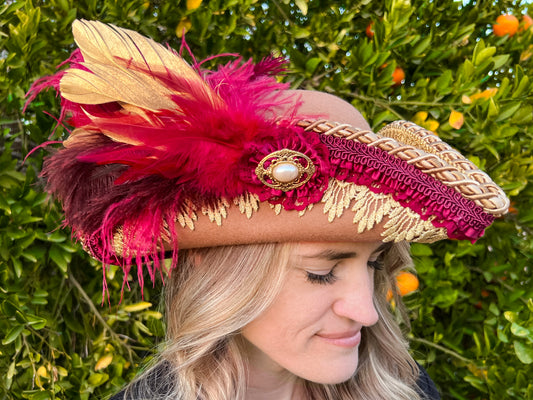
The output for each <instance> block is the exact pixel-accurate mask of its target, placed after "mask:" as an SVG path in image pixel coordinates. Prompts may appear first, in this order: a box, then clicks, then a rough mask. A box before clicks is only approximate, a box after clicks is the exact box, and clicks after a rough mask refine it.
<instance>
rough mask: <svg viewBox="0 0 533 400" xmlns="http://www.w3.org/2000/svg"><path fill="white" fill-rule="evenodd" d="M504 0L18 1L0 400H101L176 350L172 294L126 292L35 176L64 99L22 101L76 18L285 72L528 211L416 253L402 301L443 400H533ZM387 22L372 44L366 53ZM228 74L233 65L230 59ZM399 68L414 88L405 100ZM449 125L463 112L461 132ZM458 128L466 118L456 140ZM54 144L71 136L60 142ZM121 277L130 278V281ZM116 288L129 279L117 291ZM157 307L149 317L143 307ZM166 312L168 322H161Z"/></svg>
mask: <svg viewBox="0 0 533 400" xmlns="http://www.w3.org/2000/svg"><path fill="white" fill-rule="evenodd" d="M526 6H527V5H526V3H523V2H516V1H511V0H504V1H499V2H497V3H494V2H492V1H483V0H481V1H476V2H468V1H463V2H461V1H452V0H442V1H438V2H429V1H424V0H411V1H410V0H385V1H383V2H371V1H369V0H360V1H342V0H341V1H336V2H326V1H318V0H298V1H290V0H277V1H274V0H273V1H257V0H243V1H236V0H212V1H209V2H207V1H204V2H203V3H202V4H201V5H200V6H199V7H198V8H191V9H187V6H186V2H185V1H182V2H179V1H178V2H170V1H168V2H167V1H159V0H152V1H149V0H124V1H115V0H80V1H76V2H74V1H73V0H51V1H46V2H44V1H37V0H33V1H32V0H17V1H4V3H3V5H2V6H0V18H1V24H0V109H1V113H0V115H1V119H0V127H1V129H2V137H1V139H0V147H1V149H2V155H1V156H0V307H1V314H0V340H2V346H1V347H0V370H2V371H4V373H3V374H2V376H1V377H0V382H1V383H0V397H1V398H5V399H36V400H37V399H53V398H57V399H77V398H80V399H87V398H90V397H98V396H99V397H102V396H105V395H106V394H109V393H111V392H113V391H116V390H117V388H118V387H120V386H121V385H123V384H124V383H125V382H127V381H129V380H131V378H132V377H133V376H134V375H135V373H136V371H137V369H138V365H139V363H140V360H141V359H142V358H143V357H145V356H147V355H149V354H151V351H152V349H153V348H154V346H155V345H156V344H157V343H158V341H160V340H161V338H162V337H163V332H164V326H163V323H162V320H161V314H160V313H159V312H158V311H157V304H158V303H159V296H160V294H159V293H160V290H161V287H160V284H159V283H157V284H156V285H155V287H154V288H151V287H150V288H145V290H144V297H142V296H141V294H140V293H139V289H138V288H137V287H136V285H134V284H133V285H132V288H133V289H132V290H131V291H129V290H126V291H125V292H124V299H123V300H122V303H120V298H121V288H122V279H121V278H122V275H121V272H120V271H116V269H113V268H110V269H109V270H108V271H106V272H105V274H106V277H107V282H108V290H109V296H110V299H109V305H107V304H105V303H104V304H103V305H101V301H102V283H101V278H102V273H103V272H102V266H101V265H99V264H98V263H96V262H95V261H93V260H90V259H89V257H88V256H87V255H85V254H84V253H83V251H82V250H81V249H80V247H79V246H78V245H76V244H73V243H71V241H70V240H69V233H68V232H66V231H64V230H61V229H59V228H58V226H60V225H61V215H60V212H59V209H58V207H57V205H55V204H53V203H51V202H49V201H47V200H46V197H45V195H43V194H42V193H41V188H40V182H39V178H38V177H37V174H38V173H37V171H39V169H40V164H41V158H42V153H43V151H42V150H37V151H36V152H34V153H33V154H32V155H31V156H30V157H29V158H28V159H27V160H26V161H25V162H23V159H24V157H25V156H26V155H27V154H28V152H29V151H30V150H31V149H34V148H35V147H36V146H37V145H38V144H40V143H43V142H45V141H46V140H47V138H48V136H49V135H50V133H51V132H52V131H53V130H54V129H55V125H56V123H55V121H54V120H53V119H52V118H50V117H49V116H47V115H46V114H44V111H47V112H50V113H51V114H52V115H58V101H57V99H56V98H55V96H54V94H53V93H51V92H48V93H44V94H41V95H40V96H39V97H38V99H37V100H36V101H35V102H34V103H32V104H31V105H30V106H29V107H28V109H27V110H26V112H25V113H23V112H22V109H23V105H24V101H25V100H24V94H25V92H26V91H27V90H28V88H29V86H30V84H31V82H33V81H34V80H35V79H37V78H39V77H41V76H44V75H48V74H51V73H53V72H54V71H55V66H56V65H58V64H59V63H60V62H62V61H63V60H64V59H66V58H67V56H68V54H69V52H70V51H72V49H73V48H74V45H73V41H72V35H71V33H70V24H71V22H72V21H73V20H74V18H86V19H99V20H102V21H104V22H110V23H114V24H116V25H119V26H123V27H127V28H131V29H134V30H137V31H139V32H141V33H143V34H145V35H148V36H150V37H152V38H153V39H155V40H157V41H159V42H163V43H165V42H167V43H169V44H170V46H172V47H173V48H179V46H180V45H181V40H180V39H179V38H178V34H179V35H181V32H182V31H183V29H185V30H188V32H187V42H188V44H189V46H190V47H191V49H192V50H193V52H194V54H195V56H196V57H197V58H198V59H202V58H205V57H207V56H209V55H211V54H216V53H222V52H238V53H241V54H243V56H244V57H253V58H255V59H259V58H261V57H263V56H265V55H267V54H268V53H270V52H274V53H278V54H282V55H285V56H287V57H288V58H289V59H290V62H291V64H290V71H289V72H288V74H287V78H286V79H287V80H288V81H289V82H291V84H292V85H293V86H294V87H301V88H309V89H316V90H322V91H327V92H331V93H336V94H338V95H340V96H341V97H344V98H345V99H347V100H349V101H351V102H352V103H353V104H354V105H355V106H356V107H357V108H358V109H359V110H361V112H362V113H363V114H364V116H365V117H366V118H367V119H368V120H369V122H370V123H371V125H372V126H373V128H374V129H379V128H380V127H381V126H383V125H384V124H386V123H387V122H390V121H393V120H395V119H399V118H403V119H410V120H414V121H415V122H417V123H419V124H421V125H424V126H426V127H429V128H431V129H434V130H436V132H437V133H438V135H439V136H441V137H442V138H443V139H444V140H446V141H448V142H449V143H451V144H452V145H453V146H455V147H457V148H459V149H461V150H462V151H463V152H465V153H466V154H467V155H468V157H469V158H470V159H471V160H472V161H473V162H474V163H476V164H478V165H479V166H480V167H481V168H482V169H484V170H486V171H487V172H488V173H489V174H490V175H491V176H492V177H493V178H494V179H495V181H496V182H497V183H498V184H500V185H501V186H502V187H503V188H504V189H505V190H506V192H507V193H508V194H509V195H510V196H511V198H512V200H513V208H512V212H511V213H510V214H509V215H507V216H506V217H505V218H501V219H498V220H497V221H496V222H495V224H494V225H493V226H492V227H491V228H490V229H489V230H488V232H487V234H486V236H485V237H484V238H483V239H481V240H479V241H478V242H477V243H476V244H474V245H472V244H470V243H465V242H441V243H438V244H435V245H431V246H428V245H414V246H413V252H414V254H415V260H416V265H417V270H418V273H419V277H420V280H421V287H420V290H419V291H418V292H415V293H414V294H412V295H409V296H407V297H406V298H405V300H406V303H407V305H408V307H409V312H410V315H411V317H412V321H413V322H412V333H411V339H412V349H413V354H414V355H415V357H416V358H417V360H419V361H420V362H421V363H422V364H423V365H425V366H426V367H428V369H429V371H430V374H431V375H432V376H433V377H434V379H435V381H436V382H437V384H438V385H439V387H440V389H441V391H442V393H443V398H444V399H452V398H453V399H498V400H499V399H533V384H532V383H530V382H531V378H530V377H531V376H533V300H532V298H533V282H532V279H531V266H530V262H531V258H532V255H533V242H532V240H531V238H530V236H529V234H530V233H531V229H532V228H533V207H532V204H531V203H532V201H533V200H532V199H533V185H532V180H533V166H532V164H533V163H532V160H533V159H532V146H531V143H532V136H533V133H532V131H531V123H532V120H533V101H532V95H531V93H532V89H533V73H532V69H531V62H532V61H531V59H532V54H533V45H531V43H532V39H533V32H532V30H526V31H524V30H522V31H520V32H518V33H517V34H516V35H514V36H513V37H507V36H505V37H496V36H494V35H493V34H492V27H491V26H492V23H494V21H495V19H496V17H497V16H498V15H500V14H502V13H512V14H514V15H516V16H518V17H520V15H522V14H525V13H526V12H527V10H526ZM369 23H372V29H373V31H374V36H373V37H372V38H369V37H367V34H366V32H365V31H366V28H367V26H368V24H369ZM214 62H219V61H218V60H215V61H214ZM396 67H401V68H402V69H403V70H404V71H405V76H406V77H405V81H404V82H403V83H402V84H400V85H393V82H392V78H391V74H392V72H393V71H394V69H395V68H396ZM452 112H454V114H453V115H454V116H455V117H453V118H450V117H451V116H452ZM458 116H462V117H463V118H464V123H462V124H461V123H459V122H458V120H457V117H458ZM56 135H57V136H60V137H62V136H64V130H63V128H62V127H58V128H57V132H56ZM115 275H116V276H115ZM113 277H114V279H113ZM141 300H142V301H141ZM152 304H153V305H152Z"/></svg>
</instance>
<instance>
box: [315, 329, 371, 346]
mask: <svg viewBox="0 0 533 400" xmlns="http://www.w3.org/2000/svg"><path fill="white" fill-rule="evenodd" d="M316 336H317V337H319V338H320V339H321V340H323V341H325V342H326V343H329V344H332V345H335V346H339V347H346V348H353V347H357V346H358V345H359V343H361V331H360V330H358V331H351V332H340V333H317V334H316Z"/></svg>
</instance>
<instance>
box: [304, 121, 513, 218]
mask: <svg viewBox="0 0 533 400" xmlns="http://www.w3.org/2000/svg"><path fill="white" fill-rule="evenodd" d="M298 125H299V126H301V127H302V128H304V129H305V130H306V131H314V132H317V133H320V134H322V135H331V136H334V137H339V138H343V139H347V140H353V141H358V142H360V143H363V144H366V145H368V146H371V147H378V148H380V149H381V150H384V151H386V152H387V153H389V154H391V155H393V156H395V157H397V158H399V159H401V160H403V161H404V162H406V163H407V164H412V165H414V166H415V167H416V168H417V169H419V170H420V171H422V172H424V173H425V174H428V175H431V176H433V177H434V178H435V179H437V180H438V181H440V182H441V183H443V184H444V185H446V186H448V187H451V188H453V189H454V190H455V191H457V192H458V193H460V194H461V196H463V197H464V198H466V199H469V200H472V201H473V202H474V203H476V204H477V205H478V206H480V207H482V208H483V210H484V211H485V212H487V213H489V214H492V215H494V216H496V217H498V216H501V215H503V214H505V213H506V212H507V209H508V207H509V199H508V198H507V197H506V196H505V193H504V192H503V191H502V189H501V188H499V187H498V186H497V185H496V184H495V183H494V182H493V181H492V180H491V179H490V177H489V176H488V175H487V174H486V173H484V172H483V171H481V170H479V168H477V167H476V166H475V165H474V164H473V163H472V162H470V161H469V160H468V159H466V158H465V157H464V156H463V155H461V154H460V153H459V152H458V151H456V150H455V149H453V148H452V147H451V146H450V145H448V144H447V143H445V142H443V141H442V140H440V139H439V138H438V136H436V135H434V134H433V133H431V132H430V131H428V130H426V129H424V128H421V127H419V126H418V125H416V124H413V123H411V122H407V121H396V122H393V123H391V124H389V125H387V126H385V127H384V128H383V129H381V130H380V131H379V132H378V133H377V134H376V133H374V132H372V131H368V130H362V129H358V128H355V127H353V126H350V125H348V124H339V123H336V122H331V121H327V120H316V121H311V120H302V121H299V122H298Z"/></svg>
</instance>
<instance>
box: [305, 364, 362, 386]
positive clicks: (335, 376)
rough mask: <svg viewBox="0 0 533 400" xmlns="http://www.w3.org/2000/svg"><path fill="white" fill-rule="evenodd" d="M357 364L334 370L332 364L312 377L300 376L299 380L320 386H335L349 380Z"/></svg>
mask: <svg viewBox="0 0 533 400" xmlns="http://www.w3.org/2000/svg"><path fill="white" fill-rule="evenodd" d="M356 370H357V364H355V365H353V366H349V367H340V368H335V367H334V366H333V364H330V365H329V366H328V367H325V368H324V369H322V371H321V373H320V374H317V375H314V374H313V375H314V376H309V377H305V376H300V377H301V378H303V379H305V380H307V381H310V382H314V383H319V384H322V385H336V384H339V383H343V382H346V381H348V380H350V379H351V378H352V377H353V376H354V375H355V373H356Z"/></svg>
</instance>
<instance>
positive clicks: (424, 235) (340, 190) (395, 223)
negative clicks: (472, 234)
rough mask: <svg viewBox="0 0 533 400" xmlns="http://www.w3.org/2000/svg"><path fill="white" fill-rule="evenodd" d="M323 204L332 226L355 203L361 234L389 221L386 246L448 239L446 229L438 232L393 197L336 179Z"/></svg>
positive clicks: (354, 220)
mask: <svg viewBox="0 0 533 400" xmlns="http://www.w3.org/2000/svg"><path fill="white" fill-rule="evenodd" d="M322 202H323V203H324V214H328V221H329V222H332V221H333V220H334V219H335V218H340V217H342V215H343V213H344V211H345V210H346V209H348V208H349V207H350V204H352V203H353V206H352V207H351V211H352V212H353V213H354V217H353V223H354V224H357V233H358V234H361V233H363V232H365V231H368V230H370V229H372V228H374V227H375V226H376V225H378V224H380V223H381V222H382V221H383V218H384V217H387V218H388V221H387V222H386V223H385V225H384V229H385V230H384V231H383V232H382V234H381V235H382V236H383V241H384V242H392V241H394V242H400V241H403V240H408V241H413V242H424V243H429V242H433V241H436V240H440V239H445V238H447V237H448V236H447V233H446V229H445V228H436V227H435V226H433V224H432V223H431V221H424V220H422V219H421V218H420V216H419V215H418V214H417V213H416V212H414V211H412V210H411V209H409V208H405V207H403V206H402V205H401V204H400V203H398V202H397V201H396V200H394V199H393V198H392V196H391V195H390V194H383V193H374V192H372V191H371V190H370V189H369V188H368V187H366V186H362V185H356V184H355V183H350V182H342V181H338V180H336V179H332V180H330V184H329V187H328V189H327V190H326V192H325V193H324V196H323V197H322Z"/></svg>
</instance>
